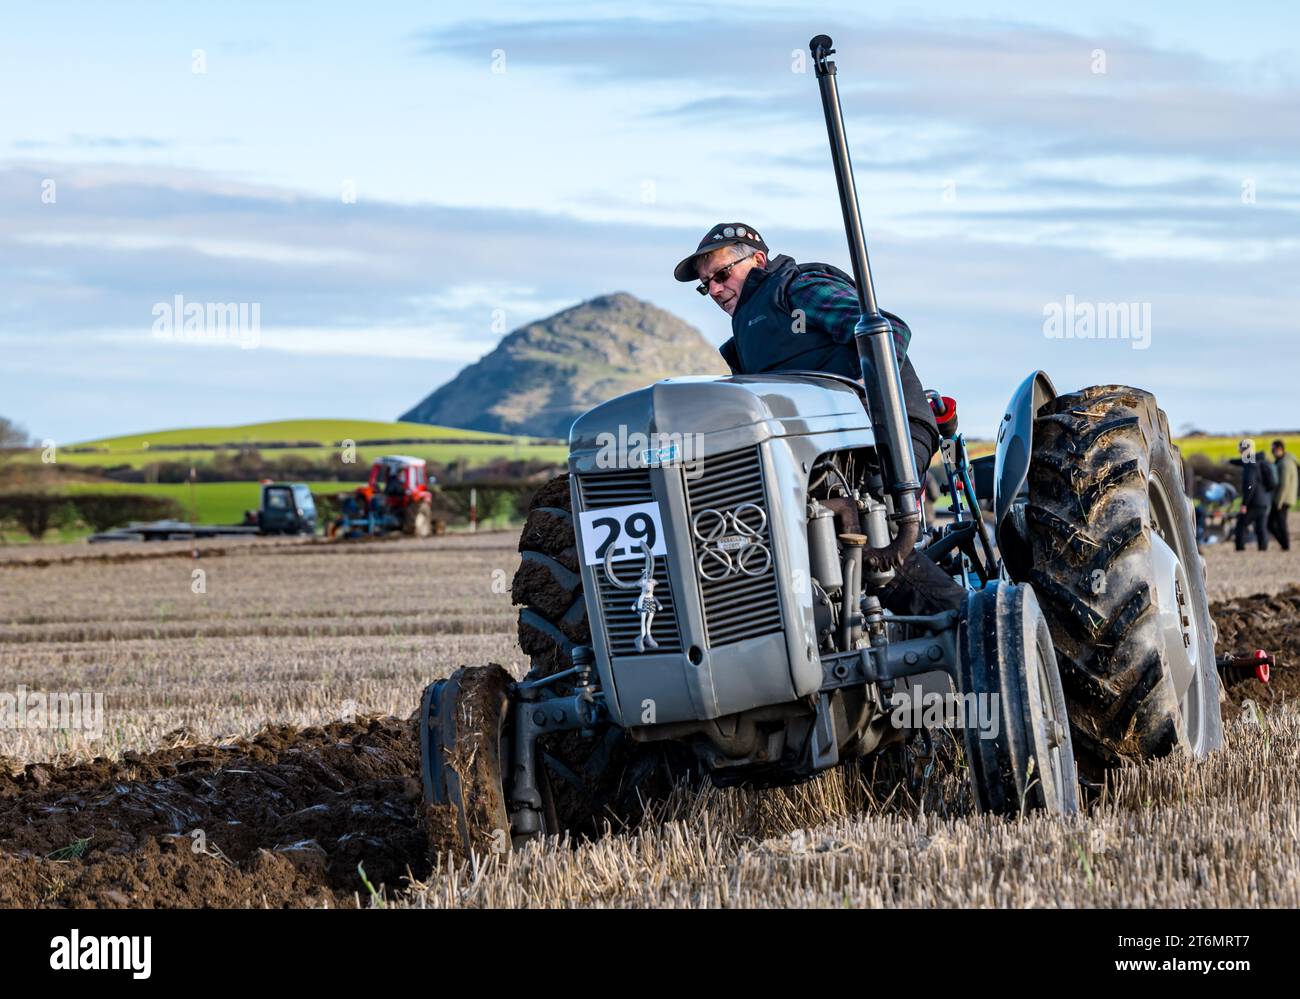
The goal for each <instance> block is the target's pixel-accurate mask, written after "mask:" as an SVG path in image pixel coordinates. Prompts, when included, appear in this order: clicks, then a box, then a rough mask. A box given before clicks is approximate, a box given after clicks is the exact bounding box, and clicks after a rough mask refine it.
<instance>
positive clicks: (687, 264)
mask: <svg viewBox="0 0 1300 999" xmlns="http://www.w3.org/2000/svg"><path fill="white" fill-rule="evenodd" d="M737 243H743V244H744V245H745V246H752V247H753V248H754V249H756V250H762V251H763V252H764V253H767V252H768V249H767V244H766V243H764V242H763V237H762V236H760V235H759V234H758V233H757V232H755V231H754V230H753V228H752V227H750V226H747V225H745V223H743V222H719V223H718V224H717V225H715V226H714V227H713V228H712V229H710V230H709V231H708V232H706V233H705V234H704V238H703V239H702V240H700V245H699V246H697V247H696V248H695V252H694V253H692V254H691V255H690V256H689V257H687V258H686V259H685V260H683V261H682V262H681V263H680V264H678V265H677V266H676V267H675V268H673V277H675V278H676V279H677V280H678V281H698V280H699V279H700V276H699V275H698V274H696V273H695V258H696V257H699V256H702V255H703V254H706V253H712V252H713V251H714V250H716V249H717V248H718V247H720V246H733V245H735V244H737Z"/></svg>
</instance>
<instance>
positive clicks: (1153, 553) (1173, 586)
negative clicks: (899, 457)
mask: <svg viewBox="0 0 1300 999" xmlns="http://www.w3.org/2000/svg"><path fill="white" fill-rule="evenodd" d="M1025 528H1026V531H1027V533H1028V536H1029V542H1030V547H1031V551H1032V554H1033V566H1034V567H1033V571H1032V574H1031V577H1030V578H1031V580H1032V582H1033V584H1034V589H1035V591H1036V593H1037V594H1038V598H1039V600H1040V601H1042V605H1043V612H1044V613H1045V614H1046V616H1047V620H1048V623H1049V624H1050V626H1051V631H1052V638H1053V640H1054V642H1055V644H1056V655H1057V660H1058V662H1059V663H1060V666H1061V679H1062V683H1063V685H1064V688H1065V695H1066V702H1067V706H1068V709H1069V715H1070V722H1071V725H1072V726H1073V729H1074V731H1073V735H1074V746H1075V751H1076V752H1077V753H1078V754H1079V760H1080V764H1081V765H1082V766H1083V767H1084V769H1085V771H1088V772H1099V771H1100V770H1101V769H1102V768H1104V767H1108V766H1115V765H1118V764H1120V763H1122V762H1124V761H1125V760H1141V759H1147V758H1151V757H1158V756H1164V755H1166V754H1168V753H1170V752H1172V751H1174V750H1175V749H1179V748H1181V749H1183V750H1185V751H1187V752H1189V753H1191V754H1192V755H1194V756H1198V757H1199V756H1204V755H1205V754H1207V753H1210V752H1212V751H1214V750H1216V749H1219V748H1221V747H1222V745H1223V721H1222V718H1221V715H1220V710H1219V680H1218V674H1217V671H1216V669H1215V665H1214V625H1213V623H1212V622H1211V619H1210V609H1209V601H1208V599H1207V596H1206V591H1205V570H1204V562H1203V561H1202V560H1201V557H1200V555H1199V553H1198V551H1197V547H1196V518H1195V514H1194V512H1193V510H1192V506H1191V503H1190V501H1189V500H1188V498H1187V495H1186V490H1185V488H1184V482H1183V464H1182V460H1181V457H1180V455H1179V452H1178V448H1177V447H1176V446H1175V445H1174V444H1173V442H1172V441H1171V439H1170V436H1169V423H1168V419H1167V418H1166V416H1165V414H1164V412H1163V411H1162V410H1160V409H1159V408H1158V407H1157V406H1156V400H1155V397H1154V396H1152V395H1151V394H1150V393H1148V392H1143V391H1141V390H1140V389H1135V388H1128V387H1126V386H1122V385H1103V386H1095V387H1093V388H1087V389H1084V390H1082V391H1080V392H1075V393H1071V394H1069V395H1064V396H1060V397H1058V398H1056V399H1054V400H1052V401H1051V402H1049V403H1047V404H1046V405H1045V406H1044V407H1043V408H1042V409H1041V410H1040V411H1039V414H1038V416H1037V418H1036V419H1035V421H1034V443H1033V455H1032V459H1031V463H1030V467H1029V505H1028V507H1027V509H1026V511H1025ZM1094 775H1095V773H1094Z"/></svg>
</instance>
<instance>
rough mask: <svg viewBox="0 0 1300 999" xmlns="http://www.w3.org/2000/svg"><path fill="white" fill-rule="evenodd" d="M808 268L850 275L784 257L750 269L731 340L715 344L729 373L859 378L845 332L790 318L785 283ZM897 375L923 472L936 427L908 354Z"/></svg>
mask: <svg viewBox="0 0 1300 999" xmlns="http://www.w3.org/2000/svg"><path fill="white" fill-rule="evenodd" d="M808 271H822V272H826V273H829V274H832V275H834V276H835V277H836V278H839V279H840V280H842V281H844V282H845V283H846V284H847V285H849V286H850V287H852V286H853V278H851V277H850V276H849V275H848V274H845V273H844V272H843V271H842V270H840V269H839V268H837V267H833V266H832V265H830V264H823V263H809V264H797V263H795V261H794V260H793V259H792V258H790V257H788V256H785V255H781V256H778V257H774V258H773V259H772V260H770V261H768V265H767V267H766V268H763V269H761V270H760V269H759V268H757V267H755V268H753V269H752V270H751V271H750V272H749V274H748V275H746V277H745V283H744V285H743V286H742V287H741V289H740V297H739V302H738V304H737V306H736V311H735V312H734V313H733V315H732V317H731V330H732V335H731V339H729V340H727V342H726V343H724V344H723V345H722V346H721V347H719V348H718V350H719V352H720V353H721V354H722V356H723V359H724V360H726V362H727V364H728V366H729V367H730V368H731V370H732V371H733V372H734V373H736V374H760V373H763V372H777V371H826V372H829V373H831V374H836V375H844V376H846V377H849V378H852V379H854V380H855V381H861V368H860V367H859V363H858V351H857V346H856V344H855V343H854V340H853V334H852V331H851V330H829V329H823V328H821V327H819V326H817V325H816V323H815V322H814V321H813V320H814V319H815V316H809V317H807V318H806V321H805V322H804V323H803V324H796V323H795V322H794V310H795V309H796V308H798V303H795V302H792V301H791V297H790V285H791V282H793V281H794V279H795V278H796V277H797V276H798V275H799V274H802V273H806V272H808ZM884 316H885V317H886V318H887V319H888V320H889V321H890V322H891V323H892V324H894V325H895V326H896V327H897V326H899V325H901V326H903V327H904V328H906V323H904V322H903V320H901V319H899V318H898V317H897V316H894V315H891V314H890V313H888V312H886V313H884ZM801 325H802V329H801V328H800V326H801ZM899 373H900V374H901V376H902V381H903V400H904V402H905V404H906V406H907V419H908V425H909V428H910V434H911V437H912V447H913V450H914V451H915V452H916V463H917V466H918V471H919V472H921V473H924V471H925V468H926V466H928V465H929V463H930V459H931V458H932V457H933V456H934V452H935V451H936V450H938V447H939V427H938V424H937V423H936V422H935V419H934V413H933V412H932V411H931V409H930V403H929V400H927V399H926V397H925V391H924V389H923V388H922V386H921V380H920V378H918V377H917V374H916V370H915V369H914V368H913V367H912V362H911V359H910V358H906V357H904V358H902V360H901V363H900V364H899Z"/></svg>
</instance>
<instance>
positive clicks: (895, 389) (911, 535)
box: [808, 35, 921, 572]
mask: <svg viewBox="0 0 1300 999" xmlns="http://www.w3.org/2000/svg"><path fill="white" fill-rule="evenodd" d="M833 45H834V43H833V42H832V41H831V39H830V36H829V35H818V36H817V37H815V38H813V39H812V40H811V41H810V42H809V43H808V48H809V50H810V52H811V53H812V59H813V66H814V68H815V69H816V72H817V85H818V87H819V88H820V89H821V96H822V111H823V112H824V113H825V115H826V132H827V134H828V135H829V137H830V143H831V162H832V163H833V164H834V166H835V184H836V186H837V187H838V188H839V193H840V210H841V212H843V214H844V231H845V233H846V235H847V236H848V240H849V260H850V261H851V263H852V265H853V280H854V283H855V284H856V285H857V292H858V311H859V313H860V316H859V318H858V324H857V326H856V327H855V328H854V330H853V339H854V343H855V344H856V345H857V348H858V363H859V365H860V366H861V372H862V383H863V385H865V386H866V390H867V410H868V415H869V416H870V418H871V430H872V433H873V434H874V435H875V438H876V447H877V449H878V450H879V452H880V455H881V461H882V463H883V466H884V478H885V481H886V483H888V489H889V493H890V495H891V496H892V497H893V498H894V514H893V519H894V521H895V522H896V523H897V525H898V533H897V535H895V537H894V540H893V541H891V542H890V543H889V544H888V545H886V546H885V547H883V548H867V549H865V550H864V551H863V553H862V556H863V557H862V562H863V567H864V568H865V569H867V570H868V571H872V572H884V571H887V570H889V569H897V568H898V567H899V566H901V565H902V564H903V561H904V560H905V559H906V558H907V556H908V555H909V554H911V552H912V548H913V547H914V546H915V544H916V539H917V536H918V534H919V533H920V522H921V514H920V498H921V497H920V494H921V483H920V481H919V480H918V479H917V477H916V456H915V455H914V454H913V452H912V438H911V435H910V434H909V433H908V425H907V407H906V406H905V405H904V403H903V379H902V376H901V375H900V374H899V371H898V353H897V352H896V351H895V350H894V335H893V328H892V327H891V326H890V325H889V320H888V319H886V318H885V317H884V316H882V315H881V314H880V309H879V308H877V307H876V289H875V286H874V285H873V284H872V282H871V263H870V261H869V260H868V259H867V241H866V237H865V235H864V234H863V232H862V216H861V214H860V212H859V211H858V192H857V187H856V185H855V184H854V182H853V163H852V161H851V160H850V159H849V145H848V141H847V140H846V139H845V137H844V116H843V114H842V112H841V110H840V92H839V87H838V86H837V85H836V80H835V76H836V74H835V63H834V62H832V61H831V60H830V56H831V55H832V54H833V53H834V52H835V49H834V48H833V47H832V46H833Z"/></svg>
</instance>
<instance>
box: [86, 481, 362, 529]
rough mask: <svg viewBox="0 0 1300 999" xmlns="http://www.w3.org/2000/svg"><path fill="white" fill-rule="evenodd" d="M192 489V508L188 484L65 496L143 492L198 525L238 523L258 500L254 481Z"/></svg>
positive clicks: (320, 489) (326, 486)
mask: <svg viewBox="0 0 1300 999" xmlns="http://www.w3.org/2000/svg"><path fill="white" fill-rule="evenodd" d="M308 485H309V486H310V487H311V491H312V492H313V493H320V494H324V495H327V496H328V495H332V494H334V493H338V492H344V491H345V490H349V489H353V488H355V486H356V483H352V482H309V483H308ZM192 488H193V494H192V497H193V506H191V492H190V490H191V486H190V485H189V483H185V482H178V483H170V482H168V483H153V484H140V483H136V482H107V483H81V482H74V483H70V484H69V485H68V487H67V489H68V492H69V493H74V494H75V493H114V492H117V493H146V494H148V495H150V496H164V497H166V498H168V499H174V500H175V501H176V502H177V503H179V504H180V505H181V509H182V510H183V517H184V518H185V519H187V520H188V519H190V518H191V517H193V518H195V520H196V522H197V523H200V524H239V523H242V522H243V519H244V511H245V510H256V509H257V506H258V502H259V501H260V498H261V488H262V487H261V486H260V485H259V484H258V483H256V482H198V483H195V484H194V486H193V487H192Z"/></svg>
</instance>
